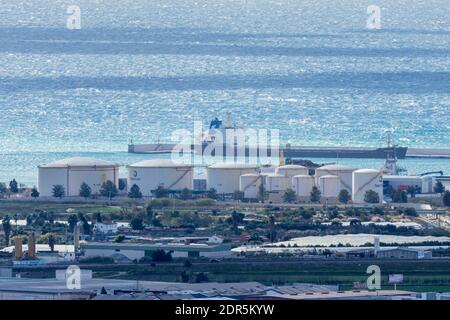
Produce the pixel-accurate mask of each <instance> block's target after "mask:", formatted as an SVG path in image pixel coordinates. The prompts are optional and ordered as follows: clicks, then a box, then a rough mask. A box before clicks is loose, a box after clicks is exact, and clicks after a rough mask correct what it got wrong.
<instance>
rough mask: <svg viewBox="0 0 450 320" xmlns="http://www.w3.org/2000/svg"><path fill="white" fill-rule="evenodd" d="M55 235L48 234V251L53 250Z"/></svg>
mask: <svg viewBox="0 0 450 320" xmlns="http://www.w3.org/2000/svg"><path fill="white" fill-rule="evenodd" d="M55 242H56V239H55V236H53V234H49V236H48V246H49V247H50V251H51V252H53V251H54V250H55Z"/></svg>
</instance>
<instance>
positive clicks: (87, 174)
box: [38, 157, 119, 197]
mask: <svg viewBox="0 0 450 320" xmlns="http://www.w3.org/2000/svg"><path fill="white" fill-rule="evenodd" d="M38 171H39V174H38V188H39V193H40V195H41V196H42V197H51V196H53V186H55V185H62V186H63V187H64V190H65V192H66V194H65V195H66V196H79V194H80V186H81V184H82V183H83V182H84V183H86V184H88V185H89V186H90V187H91V191H92V194H96V193H98V192H99V191H100V187H101V185H102V184H103V183H104V182H106V181H108V180H110V181H112V182H114V184H115V185H116V186H117V187H118V184H119V165H118V164H116V163H111V162H108V161H104V160H98V159H94V158H87V157H74V158H67V159H62V160H58V161H55V162H52V163H49V164H46V165H42V166H39V167H38Z"/></svg>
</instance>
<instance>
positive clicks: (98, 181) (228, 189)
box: [38, 157, 450, 204]
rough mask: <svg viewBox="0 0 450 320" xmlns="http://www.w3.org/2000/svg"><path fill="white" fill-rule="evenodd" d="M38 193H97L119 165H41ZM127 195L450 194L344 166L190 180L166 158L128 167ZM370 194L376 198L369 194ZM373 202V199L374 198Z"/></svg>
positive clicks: (211, 171) (275, 198)
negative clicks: (315, 191) (133, 192)
mask: <svg viewBox="0 0 450 320" xmlns="http://www.w3.org/2000/svg"><path fill="white" fill-rule="evenodd" d="M38 168H39V192H40V193H41V196H46V197H48V196H52V190H53V187H54V186H55V185H61V186H62V187H63V188H64V190H65V196H79V190H80V186H81V184H82V183H86V184H88V185H89V187H90V188H91V189H92V194H93V195H95V194H97V193H98V192H99V189H100V187H101V185H102V184H103V183H104V182H106V181H108V180H109V181H111V182H113V183H114V184H115V185H116V186H117V185H118V182H119V177H118V176H119V174H118V171H119V165H118V164H114V163H110V162H107V161H103V160H98V159H93V158H81V157H78V158H69V159H63V160H59V161H56V162H53V163H50V164H47V165H42V166H39V167H38ZM126 169H127V177H126V179H121V180H124V181H125V182H126V188H128V190H129V189H130V188H131V187H132V186H133V185H136V186H138V187H139V190H140V191H141V193H142V196H143V197H151V196H152V195H153V194H152V192H153V191H154V190H156V189H157V188H158V187H162V188H164V189H166V190H169V191H173V192H180V191H181V190H183V189H189V190H194V191H196V192H197V194H198V193H201V192H206V191H208V190H211V189H214V190H215V191H216V193H217V195H218V196H219V200H226V199H231V198H234V194H236V192H240V193H241V194H242V197H243V200H245V201H253V202H255V201H260V200H261V199H260V197H261V192H263V193H264V195H265V197H266V198H265V200H268V201H269V202H274V203H276V202H282V201H283V195H284V193H285V192H286V190H287V189H292V190H293V191H294V192H295V195H296V200H297V201H298V202H301V203H307V202H309V201H310V196H311V191H312V189H313V187H317V188H318V190H319V191H320V202H321V203H327V204H332V203H338V202H339V194H340V193H341V191H343V190H345V191H347V193H348V194H349V196H350V198H351V203H354V204H365V203H366V200H367V199H366V194H367V192H368V191H373V192H375V193H376V195H378V199H379V203H382V202H383V200H384V199H385V196H386V195H388V189H390V188H393V189H394V190H400V191H407V190H409V189H410V187H414V189H415V190H416V193H417V194H420V193H424V194H427V193H430V194H431V193H434V186H435V184H436V183H438V182H441V183H442V184H443V186H444V188H446V189H450V178H449V177H447V176H444V175H443V173H441V175H440V176H432V175H430V174H425V175H421V176H406V175H392V174H391V175H388V174H386V171H385V170H382V169H380V170H376V169H357V168H353V167H350V166H346V165H342V164H327V165H322V166H319V167H317V168H311V167H306V166H302V165H297V164H287V165H286V164H284V162H282V163H281V164H280V166H273V165H271V166H258V165H255V164H248V163H216V164H212V165H209V166H206V169H205V172H206V178H199V177H198V176H196V178H195V179H194V171H195V167H194V165H192V164H185V163H179V162H175V161H173V160H170V159H153V160H144V161H140V162H137V163H133V164H130V165H128V166H126ZM372 195H374V194H373V193H372ZM375 199H376V198H375Z"/></svg>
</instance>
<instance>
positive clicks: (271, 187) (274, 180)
mask: <svg viewBox="0 0 450 320" xmlns="http://www.w3.org/2000/svg"><path fill="white" fill-rule="evenodd" d="M288 187H289V180H288V178H286V177H285V176H283V175H280V174H276V173H273V174H268V175H266V190H267V191H269V192H277V191H284V190H286V189H287V188H288Z"/></svg>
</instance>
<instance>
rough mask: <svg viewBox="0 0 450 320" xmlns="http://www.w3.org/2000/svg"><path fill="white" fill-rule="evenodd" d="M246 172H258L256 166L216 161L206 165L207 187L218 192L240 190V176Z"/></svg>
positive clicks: (229, 192) (230, 192)
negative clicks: (216, 162)
mask: <svg viewBox="0 0 450 320" xmlns="http://www.w3.org/2000/svg"><path fill="white" fill-rule="evenodd" d="M248 173H259V169H258V166H256V165H252V164H245V163H218V164H213V165H210V166H208V167H207V169H206V177H207V178H206V180H207V188H208V189H211V188H214V189H215V190H216V191H217V193H218V194H232V193H234V192H235V191H238V190H240V188H239V182H240V177H241V176H242V175H244V174H248Z"/></svg>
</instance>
